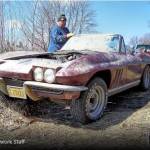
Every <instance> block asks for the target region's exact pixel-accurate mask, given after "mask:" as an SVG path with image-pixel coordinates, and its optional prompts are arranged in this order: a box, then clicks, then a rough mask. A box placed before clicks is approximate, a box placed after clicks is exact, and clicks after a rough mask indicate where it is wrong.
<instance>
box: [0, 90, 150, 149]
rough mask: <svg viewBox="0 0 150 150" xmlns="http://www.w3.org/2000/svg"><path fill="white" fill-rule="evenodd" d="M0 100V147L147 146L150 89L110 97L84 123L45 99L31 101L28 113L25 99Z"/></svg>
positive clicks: (148, 138)
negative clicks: (97, 113) (93, 118)
mask: <svg viewBox="0 0 150 150" xmlns="http://www.w3.org/2000/svg"><path fill="white" fill-rule="evenodd" d="M0 103H1V104H0V147H1V148H6V147H7V148H8V147H9V148H22V147H30V148H31V147H32V146H34V147H35V146H36V147H37V149H38V148H40V149H49V148H55V149H66V148H77V147H78V148H79V147H80V148H86V149H87V148H89V149H90V148H127V147H131V148H132V147H133V148H138V149H139V148H150V91H147V92H141V91H140V90H139V89H138V88H133V89H130V90H128V91H126V92H123V93H120V94H118V95H116V96H113V97H111V98H109V103H108V107H107V109H106V111H105V113H104V116H103V117H102V118H101V119H100V120H98V121H97V122H93V123H90V124H87V125H81V124H80V123H76V122H74V121H73V119H72V116H71V115H70V111H69V110H68V109H64V107H63V106H60V105H57V104H54V103H52V102H49V101H46V100H45V101H42V102H37V103H33V104H30V106H31V107H30V108H31V109H32V113H31V114H30V116H28V117H25V116H24V115H23V114H25V112H26V111H27V108H26V107H25V106H26V102H25V101H22V100H17V101H16V100H5V99H4V98H3V97H1V101H0ZM25 110H26V111H25Z"/></svg>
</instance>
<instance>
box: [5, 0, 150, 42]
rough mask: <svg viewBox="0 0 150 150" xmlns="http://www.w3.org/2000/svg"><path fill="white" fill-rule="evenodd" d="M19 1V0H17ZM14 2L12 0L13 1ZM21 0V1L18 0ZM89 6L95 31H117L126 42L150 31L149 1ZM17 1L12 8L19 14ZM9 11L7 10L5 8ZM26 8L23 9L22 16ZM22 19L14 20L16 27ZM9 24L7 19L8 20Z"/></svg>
mask: <svg viewBox="0 0 150 150" xmlns="http://www.w3.org/2000/svg"><path fill="white" fill-rule="evenodd" d="M19 1H20V0H19ZM13 2H14V1H13ZM20 2H21V1H20ZM88 2H89V5H90V8H91V9H92V10H93V11H94V12H95V21H96V24H97V27H96V31H98V32H102V33H118V34H121V35H123V36H124V39H125V42H126V43H128V42H129V40H130V38H131V37H133V36H139V37H140V36H142V35H144V34H145V33H150V27H148V22H150V1H110V0H109V1H100V0H99V1H98V0H97V1H88ZM17 3H18V1H15V3H14V5H13V8H14V10H15V11H14V12H16V15H17V14H18V16H19V15H20V13H21V11H20V10H19V9H18V5H17ZM21 5H22V6H25V7H24V8H28V6H29V5H30V2H29V1H26V2H22V3H21ZM7 11H9V10H7ZM28 13H29V12H28V9H24V10H23V14H24V17H26V14H28ZM12 14H13V12H12ZM21 21H22V19H21V18H19V20H14V22H15V24H16V25H17V26H15V27H16V28H17V27H18V28H19V26H20V25H19V22H21ZM8 24H9V20H8Z"/></svg>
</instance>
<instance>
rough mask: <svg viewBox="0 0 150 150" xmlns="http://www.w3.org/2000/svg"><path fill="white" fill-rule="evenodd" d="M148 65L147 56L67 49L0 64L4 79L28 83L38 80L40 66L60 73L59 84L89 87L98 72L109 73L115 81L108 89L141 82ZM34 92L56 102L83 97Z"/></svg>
mask: <svg viewBox="0 0 150 150" xmlns="http://www.w3.org/2000/svg"><path fill="white" fill-rule="evenodd" d="M147 64H150V55H149V54H146V53H139V54H136V55H132V54H130V53H121V52H109V51H108V52H106V51H103V52H102V51H89V50H84V51H65V50H64V51H59V52H56V53H53V54H49V53H44V54H41V55H40V54H38V55H37V54H36V55H28V56H20V57H17V58H13V59H11V60H9V59H8V60H4V61H3V60H2V61H1V62H0V77H4V78H16V79H20V80H24V81H26V80H34V79H33V69H34V68H35V67H37V66H39V67H42V68H43V69H46V68H52V69H54V70H56V80H55V83H57V84H66V85H86V84H87V83H88V82H89V80H90V79H91V78H92V77H93V76H94V75H95V74H96V73H98V72H101V71H105V70H109V71H110V74H111V81H110V85H109V87H108V89H113V88H116V87H119V86H121V85H124V84H127V83H130V82H133V81H136V80H140V78H141V76H142V73H143V70H144V68H145V65H147ZM43 82H44V81H43ZM32 92H33V93H32ZM32 92H31V91H30V95H32V94H33V95H34V97H35V99H36V96H35V95H37V97H49V98H54V99H77V98H78V97H79V96H80V93H78V92H64V93H63V94H62V95H52V94H48V93H45V92H44V93H42V92H35V91H32ZM31 97H32V96H31ZM37 99H38V98H37Z"/></svg>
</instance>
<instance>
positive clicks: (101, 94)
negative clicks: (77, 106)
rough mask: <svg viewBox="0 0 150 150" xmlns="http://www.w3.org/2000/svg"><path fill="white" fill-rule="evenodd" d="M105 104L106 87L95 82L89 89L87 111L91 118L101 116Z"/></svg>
mask: <svg viewBox="0 0 150 150" xmlns="http://www.w3.org/2000/svg"><path fill="white" fill-rule="evenodd" d="M104 104H105V91H104V89H103V88H102V87H101V86H99V85H97V84H95V85H94V86H93V87H92V88H91V89H90V91H89V93H88V95H87V100H86V113H87V116H88V117H89V118H91V119H96V118H98V117H99V116H100V114H101V112H102V111H103V109H104Z"/></svg>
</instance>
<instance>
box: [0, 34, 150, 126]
mask: <svg viewBox="0 0 150 150" xmlns="http://www.w3.org/2000/svg"><path fill="white" fill-rule="evenodd" d="M0 77H1V78H0V90H1V92H2V93H3V94H5V95H7V96H8V97H14V98H20V99H27V100H29V99H31V100H33V101H37V100H42V99H43V98H48V99H50V100H51V101H54V102H65V103H66V104H70V107H71V114H72V115H73V117H74V119H75V120H76V121H79V122H81V123H88V122H90V121H95V120H97V119H99V118H100V117H101V116H102V114H103V112H104V110H105V107H106V105H107V99H108V96H111V95H114V94H116V93H119V92H121V91H124V90H126V89H129V88H131V87H134V86H138V85H140V86H141V88H143V89H144V90H147V89H149V87H150V56H149V55H146V54H145V53H137V54H132V53H130V52H129V51H128V49H126V46H125V43H124V39H123V37H122V36H121V35H119V34H87V35H86V34H85V35H77V36H74V37H72V38H70V39H69V40H68V42H67V43H66V44H65V45H64V47H63V48H62V49H61V50H59V51H57V52H54V53H40V54H39V53H38V54H26V55H24V56H23V55H22V56H14V57H12V56H10V57H9V56H8V57H7V58H3V59H2V60H1V61H0Z"/></svg>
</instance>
